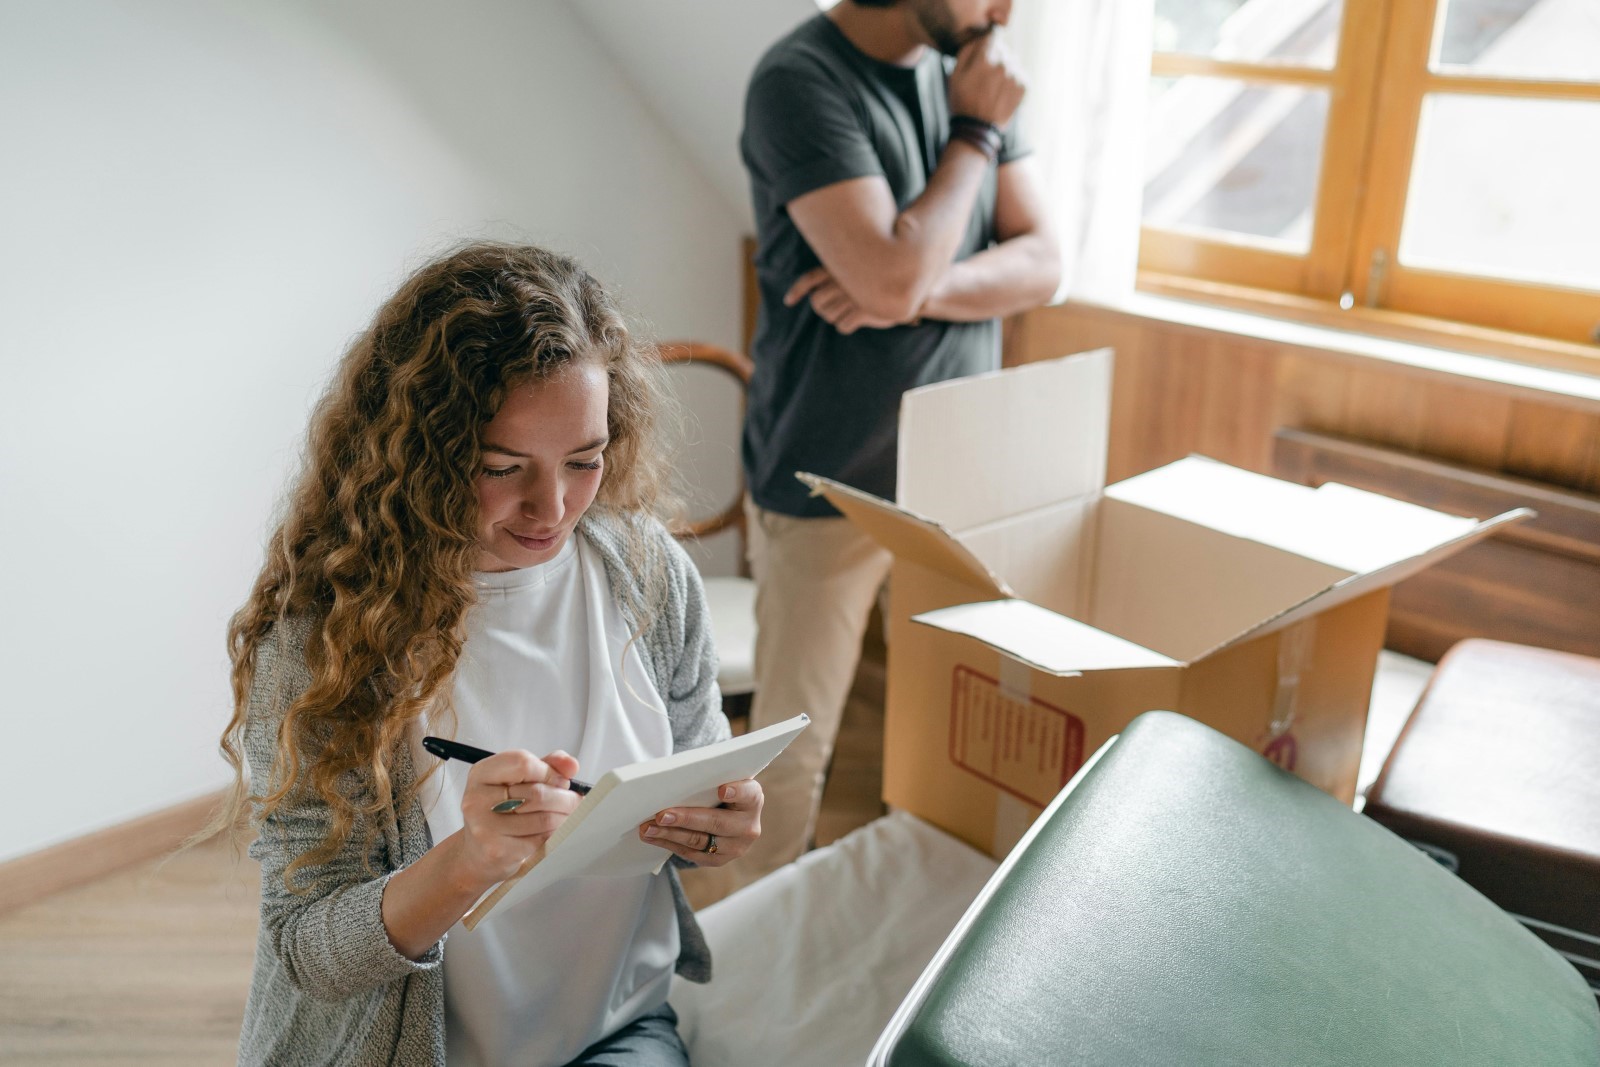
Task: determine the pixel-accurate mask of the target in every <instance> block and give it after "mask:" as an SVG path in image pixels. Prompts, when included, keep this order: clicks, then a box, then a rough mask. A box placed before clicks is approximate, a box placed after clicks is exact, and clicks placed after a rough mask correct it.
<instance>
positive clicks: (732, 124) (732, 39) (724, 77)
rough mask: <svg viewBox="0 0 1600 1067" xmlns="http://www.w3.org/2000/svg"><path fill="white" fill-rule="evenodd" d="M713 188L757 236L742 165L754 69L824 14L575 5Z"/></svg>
mask: <svg viewBox="0 0 1600 1067" xmlns="http://www.w3.org/2000/svg"><path fill="white" fill-rule="evenodd" d="M568 2H569V3H570V5H571V7H572V10H573V12H574V13H575V14H576V15H577V17H578V18H579V20H580V21H581V22H582V23H583V24H584V25H585V26H587V27H588V28H589V30H590V31H591V32H592V33H593V34H594V37H595V39H596V41H597V42H598V43H599V44H600V47H601V48H602V49H604V50H605V51H606V53H607V54H609V55H610V56H611V58H612V59H613V60H614V61H615V62H616V64H617V66H618V68H620V69H621V70H622V71H623V72H624V74H625V75H626V77H627V78H628V79H629V81H630V82H631V83H632V86H633V88H634V90H635V91H636V92H637V93H638V94H639V97H640V99H642V100H643V101H644V104H645V106H646V107H647V108H649V109H650V110H651V111H652V112H653V113H654V114H655V115H656V116H657V117H658V118H659V119H660V121H661V124H662V126H663V127H664V128H665V129H666V130H667V131H668V132H669V133H670V134H671V135H672V136H673V137H674V138H676V139H677V140H678V142H679V143H680V144H682V145H683V146H684V148H685V149H686V150H687V152H688V153H689V155H690V157H691V158H692V159H693V160H694V161H695V163H696V165H697V166H698V167H699V168H700V170H701V171H702V172H703V173H704V174H705V177H706V180H707V181H708V182H710V183H711V184H712V185H713V186H714V187H715V188H716V190H717V192H718V194H719V195H720V196H721V197H722V199H723V200H724V201H726V202H727V204H728V209H729V210H730V211H732V212H735V213H736V217H737V218H738V219H739V220H740V224H741V226H742V227H743V229H744V230H745V231H746V232H748V231H750V230H752V229H753V228H754V224H753V222H752V218H751V214H750V194H749V189H748V187H747V185H746V183H745V175H744V167H743V165H742V164H741V163H740V162H739V129H740V126H741V125H742V124H743V109H744V89H745V83H746V82H747V81H748V80H749V78H750V72H751V71H752V70H753V69H754V68H755V65H756V60H758V59H760V58H761V54H762V53H763V52H765V51H766V50H767V48H768V47H769V46H771V44H772V42H774V41H776V40H777V39H778V38H779V37H781V36H783V34H784V33H786V32H788V30H790V29H791V28H792V27H794V26H795V25H797V24H798V23H799V22H801V21H802V20H803V19H806V18H808V17H810V16H812V15H815V14H816V13H817V4H816V2H815V0H568Z"/></svg>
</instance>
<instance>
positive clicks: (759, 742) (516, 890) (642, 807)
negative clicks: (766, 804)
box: [461, 715, 811, 930]
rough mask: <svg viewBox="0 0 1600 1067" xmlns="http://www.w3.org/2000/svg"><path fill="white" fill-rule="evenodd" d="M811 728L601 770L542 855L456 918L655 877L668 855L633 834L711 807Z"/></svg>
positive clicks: (786, 725)
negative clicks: (555, 893)
mask: <svg viewBox="0 0 1600 1067" xmlns="http://www.w3.org/2000/svg"><path fill="white" fill-rule="evenodd" d="M810 721H811V719H810V717H809V716H806V715H797V716H795V717H794V718H792V719H789V720H787V721H785V722H780V723H778V724H776V725H774V726H768V727H766V728H764V729H761V730H755V731H753V732H751V733H748V734H743V735H741V736H739V737H733V738H729V739H728V740H726V741H722V742H719V743H718V744H715V745H706V746H704V747H702V748H694V749H690V750H689V751H687V752H675V753H673V754H672V755H670V756H663V757H661V758H660V759H653V760H643V761H641V762H639V763H630V764H629V765H628V766H626V767H618V768H617V769H616V770H613V771H607V772H606V774H605V775H604V776H602V777H601V779H600V780H599V781H598V782H596V783H594V788H593V789H591V790H590V791H589V795H588V796H586V797H584V798H583V802H582V803H581V804H579V805H578V807H577V809H576V810H574V811H573V813H572V814H571V815H568V816H567V818H566V821H565V822H563V823H562V824H561V826H560V827H559V828H558V829H557V830H556V832H555V833H553V834H551V835H550V837H549V839H548V840H547V841H546V842H545V846H544V849H543V850H542V851H540V852H537V853H535V854H534V855H533V856H532V857H531V858H530V859H529V860H528V862H527V863H525V864H524V865H523V868H522V870H521V871H519V872H518V873H517V874H515V875H513V876H512V877H510V878H508V879H506V880H505V881H504V882H501V883H500V884H499V885H498V886H496V887H495V888H494V889H493V890H491V891H490V892H489V893H488V895H486V896H485V897H484V898H483V899H482V900H480V901H478V903H477V904H475V905H473V908H472V910H471V911H469V912H467V914H466V915H465V916H464V917H463V918H462V920H461V923H462V925H463V926H465V927H466V928H467V929H468V930H471V929H474V928H475V927H476V926H477V925H478V924H479V923H480V922H482V921H483V920H484V918H485V917H486V916H487V915H488V914H489V912H490V910H491V909H493V908H495V907H497V906H505V907H510V906H511V905H513V904H515V903H517V902H518V901H520V900H526V899H527V898H528V897H529V896H530V895H532V894H533V893H535V892H537V891H538V890H539V889H541V888H543V887H544V886H547V885H551V884H552V883H555V882H559V881H561V880H562V879H563V878H575V877H585V878H600V877H614V876H618V875H633V874H654V873H655V872H657V871H659V870H661V868H662V866H663V865H665V864H666V862H667V860H669V859H671V858H672V853H670V852H668V851H667V850H666V849H664V848H661V847H660V846H659V845H650V844H646V843H645V842H643V841H641V840H640V839H639V827H640V825H641V824H643V823H645V822H647V821H648V820H649V819H651V818H652V817H653V816H654V815H655V814H656V813H657V812H659V811H661V810H662V809H663V808H673V807H693V808H714V807H716V806H717V803H718V801H717V788H718V787H719V786H721V785H724V784H726V783H728V782H737V781H739V780H741V779H744V778H753V777H755V776H756V775H757V774H759V773H761V771H762V769H764V768H765V767H766V765H767V764H769V763H771V762H772V761H773V759H774V758H776V757H777V755H778V753H780V752H782V751H783V750H784V749H785V748H786V747H788V744H789V742H790V741H792V740H794V738H795V736H796V735H798V734H799V733H800V731H801V730H804V729H805V728H806V725H807V724H808V723H809V722H810Z"/></svg>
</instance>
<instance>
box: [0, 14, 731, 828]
mask: <svg viewBox="0 0 1600 1067" xmlns="http://www.w3.org/2000/svg"><path fill="white" fill-rule="evenodd" d="M0 193H3V195H0V233H3V234H4V235H5V236H4V240H3V245H0V247H3V248H4V250H5V252H6V254H5V255H4V256H3V257H0V490H3V497H0V499H3V501H4V503H3V505H0V507H3V511H0V604H3V605H4V608H5V610H4V612H3V614H0V660H3V662H0V670H3V672H4V674H3V677H4V680H5V686H4V695H3V696H0V709H3V722H4V730H5V735H6V746H7V748H8V749H10V750H11V751H12V752H13V753H14V754H16V758H14V759H12V760H11V761H10V762H9V766H8V769H7V773H6V774H4V775H0V860H3V859H6V858H9V857H12V856H15V855H18V854H21V853H24V852H28V851H31V850H33V849H36V848H40V847H43V846H46V845H49V844H51V843H53V842H56V841H58V840H62V839H65V838H69V837H72V836H75V835H78V834H81V833H85V832H88V831H90V830H94V829H97V828H99V827H102V826H106V825H111V824H115V823H119V822H122V821H125V820H127V819H130V818H133V817H136V816H138V815H140V814H143V813H145V812H148V811H152V810H156V809H160V808H163V807H166V806H168V805H170V804H173V803H176V802H178V801H181V800H183V799H186V798H188V797H190V796H195V795H199V794H201V793H203V792H205V791H208V790H211V789H214V788H216V787H218V786H219V785H221V784H222V783H223V782H224V781H225V774H224V769H223V767H222V764H221V763H220V760H219V759H218V757H217V756H216V754H215V744H216V739H217V734H218V732H219V731H220V729H221V726H222V724H223V723H224V721H225V720H226V718H227V714H228V701H229V696H228V692H227V680H226V658H225V655H224V651H223V629H224V625H225V621H226V619H227V617H228V615H229V614H230V613H231V612H232V611H233V610H234V608H235V607H237V605H238V604H239V603H240V601H241V600H242V598H243V596H244V595H245V592H246V591H247V589H248V586H249V583H250V581H251V580H252V578H253V576H254V574H255V571H256V569H257V567H258V566H259V563H260V554H261V542H262V539H263V537H264V535H265V533H266V531H267V528H268V522H269V512H270V510H271V508H272V507H273V505H274V503H275V501H276V499H277V496H278V494H279V492H280V490H281V488H282V486H283V484H284V480H285V478H286V477H287V474H288V472H289V470H290V467H291V465H292V463H293V461H294V458H295V451H296V449H297V448H298V444H299V439H300V436H301V432H302V430H303V427H304V420H305V416H306V412H307V409H308V406H309V404H310V403H311V402H312V401H313V400H314V398H315V397H316V395H317V394H318V392H319V389H320V386H321V383H322V382H323V380H324V379H325V377H326V375H327V374H328V371H329V369H330V367H331V365H332V363H333V362H334V360H335V359H336V358H337V356H338V354H339V352H340V351H341V349H342V347H343V346H344V345H345V344H346V343H347V342H348V340H349V339H350V337H351V336H352V335H353V334H355V333H356V332H357V331H358V330H359V329H360V328H361V327H362V325H363V324H364V322H365V321H366V319H367V318H368V317H369V316H370V314H371V312H372V310H373V309H374V307H375V306H376V304H377V302H378V301H380V300H381V299H382V298H383V296H385V295H386V294H387V293H388V292H389V291H390V290H391V289H392V288H393V286H394V285H395V283H396V282H397V281H398V280H399V278H400V277H401V276H402V275H403V273H404V272H405V271H406V269H408V268H409V267H413V266H415V265H417V264H418V263H419V262H421V261H422V260H423V259H424V258H425V257H426V256H427V255H428V254H429V253H430V252H431V251H433V250H436V249H438V248H439V247H441V246H442V245H444V244H446V243H448V242H450V241H452V240H454V239H456V238H459V237H462V236H471V235H491V236H498V237H511V238H517V239H527V240H534V241H539V242H544V243H548V244H553V245H555V246H558V247H561V248H564V249H566V250H568V251H571V252H573V253H575V254H577V255H578V256H579V257H580V258H581V259H582V260H583V261H584V262H585V263H586V264H587V265H589V266H590V268H591V269H592V270H593V271H594V272H595V273H596V274H597V275H598V276H600V277H601V278H602V279H603V280H605V281H606V282H608V283H610V284H611V285H612V287H613V288H615V289H617V290H619V291H620V292H621V293H622V294H624V295H625V297H626V298H627V300H628V303H629V304H630V306H631V308H632V309H633V311H634V312H636V316H635V317H636V319H637V320H638V321H640V322H642V323H643V324H644V325H645V328H646V329H647V330H648V331H649V332H651V333H653V334H655V335H657V336H662V337H671V336H678V337H693V338H699V339H703V340H709V341H713V342H717V343H721V344H727V345H733V344H736V343H737V340H738V286H739V270H738V239H739V234H740V230H741V226H740V221H739V219H738V217H737V215H736V213H735V212H734V211H733V210H732V209H731V208H730V205H729V204H728V202H727V199H726V197H725V196H724V195H722V194H720V193H719V192H718V191H717V190H716V189H715V188H714V187H713V186H712V185H711V183H709V182H708V181H707V180H706V178H705V176H704V173H703V171H702V170H700V169H697V166H696V165H695V164H694V163H693V162H692V161H691V159H690V158H689V156H688V155H687V154H686V153H685V152H684V150H683V149H682V147H681V146H680V144H679V142H678V141H677V140H676V139H675V138H674V136H673V135H672V133H671V131H670V130H668V129H665V128H664V127H663V126H662V124H661V123H660V121H659V120H658V118H657V117H656V116H654V115H653V114H652V113H651V112H650V111H649V110H648V109H647V108H646V106H645V105H644V103H643V102H642V101H641V99H640V98H639V96H638V94H637V93H636V92H635V91H633V90H632V89H630V88H629V86H628V84H627V82H626V81H625V80H624V79H623V78H622V77H621V76H620V72H619V71H618V70H617V69H616V67H615V65H614V63H613V61H612V60H610V59H609V58H608V57H607V56H606V54H605V53H604V52H602V51H601V50H600V49H599V48H598V47H597V45H596V43H595V41H594V38H593V37H592V36H591V34H590V32H589V31H588V30H587V29H585V28H584V26H583V25H582V24H581V23H580V22H579V21H577V20H576V19H575V18H574V16H573V14H572V11H571V9H570V8H568V7H567V6H566V5H563V4H553V3H527V2H524V0H463V2H458V3H453V4H437V3H429V2H425V0H381V2H380V0H338V2H337V3H325V2H318V0H294V2H283V0H280V2H277V3H274V4H247V3H243V2H216V0H210V2H203V0H121V2H118V0H52V2H50V3H35V4H27V5H23V4H11V5H6V6H5V7H4V8H0ZM717 403H718V404H722V403H723V401H720V400H719V401H717ZM717 417H721V416H720V415H718V416H717Z"/></svg>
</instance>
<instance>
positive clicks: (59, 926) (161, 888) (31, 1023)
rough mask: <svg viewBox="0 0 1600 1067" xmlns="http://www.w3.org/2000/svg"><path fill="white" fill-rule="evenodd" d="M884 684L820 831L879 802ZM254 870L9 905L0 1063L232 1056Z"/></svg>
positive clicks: (208, 862)
mask: <svg viewBox="0 0 1600 1067" xmlns="http://www.w3.org/2000/svg"><path fill="white" fill-rule="evenodd" d="M864 673H866V672H865V671H864ZM880 677H881V676H880ZM863 689H865V691H866V694H865V695H863ZM874 689H875V690H876V692H875V693H874ZM881 694H882V690H881V682H879V683H878V685H877V686H873V685H872V684H871V683H870V682H869V683H868V684H867V685H866V686H864V687H863V686H861V685H858V688H857V692H856V694H855V695H853V696H852V698H851V700H850V703H849V704H848V705H847V706H846V708H845V718H844V722H843V724H842V725H841V727H840V737H839V743H838V750H837V753H836V755H835V757H834V766H833V771H832V775H831V777H830V779H829V784H828V789H827V793H826V794H825V796H824V798H823V808H822V813H821V815H820V816H819V820H818V827H817V839H818V842H817V843H818V844H826V843H828V842H829V841H832V840H834V839H835V838H838V837H840V836H843V835H844V834H846V833H848V832H849V831H851V830H853V829H855V828H856V827H857V826H860V825H863V824H864V823H867V822H869V821H871V820H872V819H874V818H876V817H877V816H878V815H879V814H880V813H881V811H882V808H881V806H880V804H879V801H878V796H879V793H880V789H879V784H880V780H881V767H882V764H883V705H882V695H881ZM874 695H875V696H876V699H875V700H874V699H873V697H874ZM259 877H260V876H259V874H258V872H257V867H256V864H255V863H254V862H253V861H251V860H250V859H248V858H247V857H246V858H241V859H240V860H238V861H236V860H235V859H234V856H233V854H232V851H231V849H229V848H228V847H227V846H225V845H218V844H212V845H207V846H202V847H200V848H198V849H194V850H192V851H190V852H185V853H181V854H179V855H178V856H176V857H173V858H171V859H169V860H167V861H165V862H162V863H150V864H146V865H144V866H142V867H138V868H135V869H133V870H130V871H127V872H125V873H123V874H120V875H116V876H113V877H110V878H107V879H105V880H104V881H101V882H97V883H94V884H92V885H88V886H84V887H82V888H79V889H74V890H69V891H67V892H63V893H58V894H56V895H55V896H53V897H50V898H48V899H46V900H43V901H41V902H39V903H37V904H34V905H32V906H30V907H26V908H22V909H20V910H17V911H13V912H8V913H4V914H0V960H3V961H4V965H3V966H0V1064H4V1065H6V1067H19V1065H23V1064H71V1065H73V1067H78V1065H84V1067H89V1065H96V1064H163V1065H173V1067H180V1065H187V1064H196V1065H199V1064H206V1065H212V1064H226V1063H232V1062H234V1050H235V1047H236V1045H237V1042H238V1038H239V1024H240V1021H241V1020H242V1019H243V1016H244V1000H245V993H246V991H247V989H248V988H249V984H250V966H251V959H252V955H253V953H254V950H255V931H256V905H257V900H258V892H259V890H258V884H257V883H258V880H259Z"/></svg>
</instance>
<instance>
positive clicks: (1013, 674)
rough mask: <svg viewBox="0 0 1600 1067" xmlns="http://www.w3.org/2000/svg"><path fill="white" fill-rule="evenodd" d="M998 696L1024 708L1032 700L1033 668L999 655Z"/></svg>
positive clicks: (1002, 654)
mask: <svg viewBox="0 0 1600 1067" xmlns="http://www.w3.org/2000/svg"><path fill="white" fill-rule="evenodd" d="M999 673H1000V679H999V681H1000V695H1001V696H1003V697H1005V698H1006V699H1007V700H1015V701H1016V702H1017V703H1018V704H1022V705H1023V706H1026V705H1027V704H1028V703H1029V701H1031V700H1032V699H1033V668H1032V667H1030V666H1028V665H1027V664H1026V663H1023V662H1021V661H1020V660H1015V659H1012V658H1011V657H1010V656H1007V655H1005V654H1004V653H1001V655H1000V672H999Z"/></svg>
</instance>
